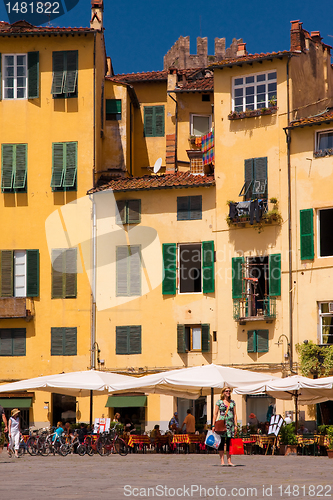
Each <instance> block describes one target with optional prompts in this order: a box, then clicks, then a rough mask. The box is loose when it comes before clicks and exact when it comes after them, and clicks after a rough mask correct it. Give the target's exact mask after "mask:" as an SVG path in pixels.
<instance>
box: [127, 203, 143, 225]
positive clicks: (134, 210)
mask: <svg viewBox="0 0 333 500" xmlns="http://www.w3.org/2000/svg"><path fill="white" fill-rule="evenodd" d="M127 222H128V224H138V223H139V222H141V200H128V201H127Z"/></svg>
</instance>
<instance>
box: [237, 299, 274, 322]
mask: <svg viewBox="0 0 333 500" xmlns="http://www.w3.org/2000/svg"><path fill="white" fill-rule="evenodd" d="M260 302H261V304H260ZM260 306H262V307H260ZM233 317H234V320H235V321H238V322H239V324H240V325H245V324H246V323H247V322H248V321H266V323H272V322H273V320H274V319H275V318H276V299H275V298H274V297H265V298H264V299H263V300H262V301H259V300H258V307H255V308H253V309H252V310H250V308H249V306H248V300H247V299H246V298H244V299H234V306H233Z"/></svg>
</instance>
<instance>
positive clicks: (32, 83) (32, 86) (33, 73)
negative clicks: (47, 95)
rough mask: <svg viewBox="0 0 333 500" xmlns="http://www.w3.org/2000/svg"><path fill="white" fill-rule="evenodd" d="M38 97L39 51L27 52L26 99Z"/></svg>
mask: <svg viewBox="0 0 333 500" xmlns="http://www.w3.org/2000/svg"><path fill="white" fill-rule="evenodd" d="M37 97H39V52H28V99H36V98H37Z"/></svg>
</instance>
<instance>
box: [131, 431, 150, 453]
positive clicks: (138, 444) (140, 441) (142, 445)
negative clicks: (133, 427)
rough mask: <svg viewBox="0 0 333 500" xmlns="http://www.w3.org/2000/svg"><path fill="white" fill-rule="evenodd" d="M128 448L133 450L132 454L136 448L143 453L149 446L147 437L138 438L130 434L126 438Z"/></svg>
mask: <svg viewBox="0 0 333 500" xmlns="http://www.w3.org/2000/svg"><path fill="white" fill-rule="evenodd" d="M127 444H128V446H130V447H131V448H134V452H135V451H136V449H137V448H139V450H142V451H143V453H144V452H145V449H146V447H147V446H150V437H149V436H138V435H136V434H131V435H130V436H129V438H128V443H127Z"/></svg>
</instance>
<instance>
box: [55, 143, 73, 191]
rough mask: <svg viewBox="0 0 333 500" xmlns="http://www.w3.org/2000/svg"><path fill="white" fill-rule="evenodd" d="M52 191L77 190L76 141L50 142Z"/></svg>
mask: <svg viewBox="0 0 333 500" xmlns="http://www.w3.org/2000/svg"><path fill="white" fill-rule="evenodd" d="M51 187H52V191H76V190H77V142H54V143H53V144H52V178H51Z"/></svg>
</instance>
